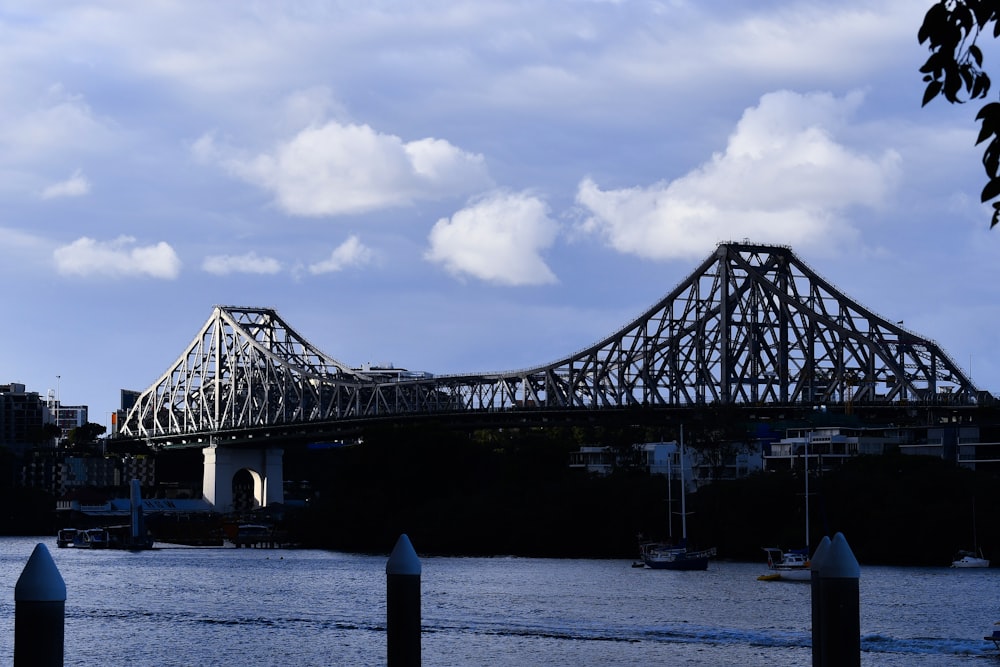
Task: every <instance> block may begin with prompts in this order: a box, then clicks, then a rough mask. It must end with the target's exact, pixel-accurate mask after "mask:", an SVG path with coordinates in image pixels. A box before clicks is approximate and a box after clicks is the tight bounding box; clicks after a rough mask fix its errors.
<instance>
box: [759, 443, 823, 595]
mask: <svg viewBox="0 0 1000 667" xmlns="http://www.w3.org/2000/svg"><path fill="white" fill-rule="evenodd" d="M811 441H812V432H810V433H809V434H808V435H807V436H806V441H805V445H804V456H803V458H804V459H805V467H804V473H805V474H804V477H805V487H806V491H805V505H806V513H805V514H806V546H805V548H804V549H792V550H791V551H782V550H781V549H778V548H777V547H763V549H764V551H765V552H767V573H766V574H762V575H760V576H759V577H757V581H812V570H811V569H810V567H809V443H810V442H811Z"/></svg>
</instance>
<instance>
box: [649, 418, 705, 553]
mask: <svg viewBox="0 0 1000 667" xmlns="http://www.w3.org/2000/svg"><path fill="white" fill-rule="evenodd" d="M680 445H681V543H680V544H679V545H674V544H672V543H662V542H647V543H645V544H641V545H639V550H640V553H641V556H642V561H643V563H645V565H646V567H648V568H651V569H653V570H707V569H708V559H709V558H711V557H712V556H714V555H715V549H714V548H711V549H701V550H689V549H688V547H687V505H686V497H687V489H686V488H685V485H684V460H685V455H684V426H683V425H682V426H681V443H680ZM669 481H670V472H669V469H668V472H667V483H668V484H669ZM668 488H669V487H668ZM668 493H669V492H668ZM672 523H673V522H671V524H672ZM671 537H672V530H671Z"/></svg>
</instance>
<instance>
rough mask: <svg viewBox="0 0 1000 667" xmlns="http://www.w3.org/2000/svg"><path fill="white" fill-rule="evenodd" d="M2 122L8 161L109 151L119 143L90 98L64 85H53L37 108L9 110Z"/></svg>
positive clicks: (0, 129)
mask: <svg viewBox="0 0 1000 667" xmlns="http://www.w3.org/2000/svg"><path fill="white" fill-rule="evenodd" d="M3 121H4V122H3V123H2V124H0V147H2V148H3V155H2V158H0V159H2V160H3V161H5V162H34V161H38V160H41V159H45V158H48V157H52V156H53V155H57V154H58V155H63V156H64V155H66V154H67V153H69V152H72V151H105V150H108V148H109V147H111V146H113V145H114V143H115V140H114V135H113V133H112V131H111V130H110V128H109V126H108V125H107V123H106V122H105V121H104V120H102V119H100V118H98V117H96V116H95V115H94V113H93V111H92V110H91V108H90V106H89V105H88V104H87V102H86V101H85V100H84V99H83V98H82V97H81V96H79V95H74V94H70V93H68V92H67V91H65V90H64V89H63V87H62V86H60V85H58V84H56V85H54V86H51V87H50V88H49V90H48V92H47V95H46V99H45V100H43V101H42V102H41V103H39V104H37V105H36V106H35V107H34V108H30V109H23V110H19V111H13V112H12V111H11V110H8V111H7V112H6V114H5V117H4V118H3Z"/></svg>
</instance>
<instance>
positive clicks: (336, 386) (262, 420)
mask: <svg viewBox="0 0 1000 667" xmlns="http://www.w3.org/2000/svg"><path fill="white" fill-rule="evenodd" d="M977 396H978V391H977V389H976V388H975V387H974V386H973V384H972V382H971V380H970V379H969V378H968V377H967V376H966V374H965V373H964V371H963V370H962V369H961V368H959V367H958V366H957V365H956V364H955V363H954V362H953V361H952V360H951V359H950V358H949V357H948V355H947V354H946V353H945V352H944V351H943V350H941V348H939V347H938V345H937V344H936V343H934V342H933V341H930V340H928V339H925V338H922V337H920V336H918V335H917V334H915V333H913V332H911V331H909V330H907V329H904V328H903V327H902V326H901V325H900V323H894V322H892V321H889V320H887V319H885V318H883V317H881V316H879V315H876V314H875V313H873V312H872V311H870V310H868V309H867V308H865V307H863V306H861V305H860V304H858V303H857V302H855V301H853V300H852V299H850V298H849V297H847V296H846V295H844V294H843V293H841V292H840V291H838V290H837V289H836V288H835V287H834V286H833V285H832V284H830V283H829V282H828V281H826V280H824V279H823V278H821V277H820V276H819V275H818V274H817V273H816V272H814V271H813V270H812V269H810V268H809V267H808V266H806V264H805V263H803V262H802V261H801V260H800V259H798V258H797V257H796V256H795V255H794V254H793V253H792V251H791V249H790V248H787V247H785V246H769V245H756V244H748V243H743V244H735V243H724V244H720V245H719V246H718V247H717V248H716V251H715V252H714V253H713V254H712V255H710V256H709V257H708V258H707V259H706V260H705V261H704V262H702V264H701V265H700V266H699V267H698V268H697V269H695V271H694V272H693V273H692V274H691V275H690V276H688V278H687V279H686V280H684V281H683V282H682V283H681V284H679V285H678V286H677V287H675V288H674V289H673V290H672V291H671V292H670V293H669V294H667V295H666V296H665V297H664V298H663V299H662V300H661V301H660V302H659V303H657V304H656V305H654V306H653V307H652V308H650V309H649V310H647V311H646V312H645V313H643V314H642V315H641V316H639V317H638V318H636V319H635V320H633V321H632V322H630V323H629V324H627V325H626V326H625V327H623V328H622V329H620V330H619V331H617V332H615V333H614V334H612V335H610V336H608V337H607V338H606V339H604V340H602V341H600V342H599V343H597V344H595V345H593V346H592V347H589V348H587V349H584V350H581V351H579V352H577V353H575V354H573V355H572V356H569V357H566V358H565V359H561V360H559V361H556V362H554V363H551V364H547V365H544V366H539V367H537V368H531V369H527V370H519V371H512V372H506V373H496V374H479V375H442V376H432V375H429V374H426V373H410V372H408V371H405V370H402V369H394V368H352V367H350V366H347V365H345V364H343V363H341V362H339V361H337V360H335V359H333V358H332V357H330V356H328V355H326V354H324V353H323V352H320V351H319V350H318V349H317V348H316V347H314V346H313V345H311V344H310V343H309V342H308V341H306V339H305V338H303V337H302V336H301V335H299V334H298V333H296V332H295V331H294V330H293V329H292V328H291V327H289V326H288V325H287V323H285V322H284V320H282V319H281V317H280V316H279V315H278V314H277V313H276V312H275V311H274V310H272V309H267V308H239V307H232V306H217V307H215V309H214V310H213V312H212V315H211V317H209V319H208V321H207V322H206V323H205V325H204V326H203V327H202V329H201V331H200V333H199V334H198V335H197V336H196V337H195V339H194V340H193V341H192V343H191V344H190V345H189V346H188V348H187V349H186V350H185V352H184V353H183V354H182V355H181V356H180V358H179V359H178V360H177V361H176V362H175V363H174V365H173V366H172V367H171V368H170V369H169V370H167V372H166V373H164V374H163V375H162V376H161V377H160V379H159V380H157V381H156V383H154V384H153V385H152V386H151V387H150V388H148V389H147V390H146V391H145V392H143V393H142V394H140V395H139V397H138V399H137V400H136V402H135V404H134V405H133V406H132V408H131V409H130V410H129V412H128V414H127V416H126V418H125V420H124V422H123V425H122V428H121V431H120V433H121V435H122V436H125V437H135V438H146V439H151V438H163V437H167V436H176V435H183V434H194V433H211V432H218V431H226V430H233V429H250V428H261V427H268V426H277V425H283V424H304V423H317V422H326V421H337V420H347V419H363V418H387V417H391V416H394V415H398V416H405V415H418V414H428V413H457V412H470V411H498V410H532V409H546V410H598V409H603V408H628V407H637V406H652V407H657V406H660V407H685V406H698V405H708V404H720V405H732V404H746V405H760V404H810V403H812V404H838V403H839V404H847V405H850V404H852V403H858V404H870V403H879V404H893V403H896V404H900V403H908V402H922V403H950V404H956V405H970V404H974V403H975V402H976V400H977Z"/></svg>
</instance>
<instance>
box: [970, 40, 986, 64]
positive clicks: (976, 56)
mask: <svg viewBox="0 0 1000 667" xmlns="http://www.w3.org/2000/svg"><path fill="white" fill-rule="evenodd" d="M969 55H970V56H972V59H973V60H975V61H976V67H982V66H983V52H982V51H981V50H980V48H979V47H978V46H976V45H975V44H972V45H970V46H969Z"/></svg>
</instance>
